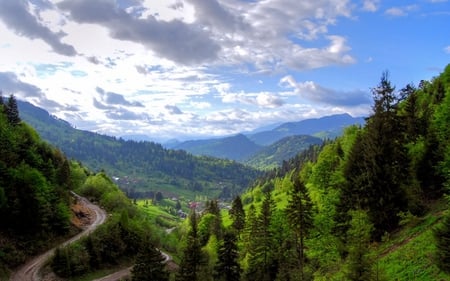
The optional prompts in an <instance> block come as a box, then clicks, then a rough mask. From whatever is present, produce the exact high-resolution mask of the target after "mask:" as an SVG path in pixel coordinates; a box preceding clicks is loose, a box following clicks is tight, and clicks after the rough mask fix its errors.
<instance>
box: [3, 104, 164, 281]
mask: <svg viewBox="0 0 450 281" xmlns="http://www.w3.org/2000/svg"><path fill="white" fill-rule="evenodd" d="M0 138H1V140H2V141H1V142H0V214H1V215H0V217H1V219H2V222H1V224H0V280H8V276H9V274H10V273H11V271H13V270H14V269H17V267H18V266H19V265H21V264H23V263H24V262H25V261H26V260H28V259H29V258H30V257H32V256H34V255H36V254H38V253H42V252H43V251H44V250H46V249H48V248H50V247H53V246H56V245H58V244H59V243H62V242H63V241H64V240H66V239H68V238H69V237H71V236H73V235H74V234H76V233H77V232H79V231H80V229H79V226H76V225H75V224H74V223H73V219H74V217H76V215H77V214H75V213H74V212H73V211H72V210H71V207H72V206H73V204H74V203H76V200H75V199H74V198H73V197H72V195H71V194H70V192H69V191H72V190H74V191H76V192H77V193H78V194H80V195H83V196H86V197H88V198H89V199H91V200H92V201H94V202H97V203H98V204H99V205H101V206H102V207H103V208H104V209H105V210H106V211H107V212H108V213H109V218H108V220H107V222H106V223H105V224H103V225H101V227H99V228H98V229H97V230H96V231H95V232H93V233H92V234H91V235H89V236H88V237H86V238H83V239H81V240H79V241H78V242H76V243H74V244H72V245H70V246H68V247H62V248H58V249H57V250H56V251H55V255H54V256H53V257H52V258H51V261H50V263H49V265H50V267H51V269H52V271H54V272H55V273H56V274H58V275H59V276H61V277H69V276H77V275H80V274H83V273H86V272H89V271H95V270H98V269H102V268H105V267H106V268H110V267H114V266H117V264H119V263H120V262H121V261H123V260H125V261H129V260H134V259H136V260H137V261H139V260H141V259H143V260H144V261H146V264H148V261H149V260H150V261H153V264H152V268H156V269H157V268H160V271H161V272H160V273H158V272H157V273H153V275H151V274H150V275H149V276H160V275H161V276H168V274H167V272H165V271H164V264H163V263H162V262H161V259H162V256H161V253H160V252H159V251H157V250H156V245H157V241H158V238H157V237H158V235H160V234H158V232H159V231H158V230H153V226H152V225H151V223H150V221H149V219H148V217H146V216H145V214H144V213H143V212H141V211H139V210H138V208H137V207H136V206H135V205H133V204H132V202H131V200H130V199H129V198H127V197H126V196H125V194H124V193H123V192H122V191H121V190H120V189H119V188H118V187H117V185H116V184H115V183H114V182H113V181H112V180H111V179H110V178H109V177H108V176H107V175H106V174H105V173H102V172H100V173H92V172H90V171H89V170H88V169H87V168H85V167H83V166H82V165H81V164H80V163H79V162H77V161H70V160H68V159H67V158H66V157H65V156H64V154H63V153H62V152H61V151H60V150H58V149H56V148H54V147H52V146H50V145H49V144H48V143H47V142H45V141H43V140H42V139H41V138H40V137H39V135H38V134H37V133H36V132H35V131H34V130H33V129H32V128H31V127H30V126H29V125H27V124H26V123H24V122H23V121H22V120H21V119H20V116H19V111H18V107H17V101H16V99H15V97H14V96H12V95H11V96H10V97H9V98H7V99H4V98H3V97H1V96H0ZM146 273H147V271H145V269H139V268H137V269H136V270H134V275H135V278H137V279H136V280H143V279H140V277H139V276H140V274H146ZM155 274H156V275H155ZM158 274H159V275H158Z"/></svg>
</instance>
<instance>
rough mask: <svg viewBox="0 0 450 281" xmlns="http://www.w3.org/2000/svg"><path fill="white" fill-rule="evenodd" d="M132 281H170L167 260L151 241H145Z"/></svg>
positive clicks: (132, 271) (135, 265)
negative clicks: (166, 266)
mask: <svg viewBox="0 0 450 281" xmlns="http://www.w3.org/2000/svg"><path fill="white" fill-rule="evenodd" d="M131 276H132V278H131V280H132V281H168V280H169V274H168V272H167V271H166V269H165V258H164V257H163V256H162V255H161V252H160V251H159V250H158V249H157V248H156V247H155V245H154V244H153V243H152V242H151V241H150V239H146V240H144V242H143V243H142V245H141V247H140V249H139V252H138V254H137V256H136V262H135V264H134V266H133V269H132V270H131Z"/></svg>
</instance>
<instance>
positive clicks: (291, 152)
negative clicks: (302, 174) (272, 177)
mask: <svg viewBox="0 0 450 281" xmlns="http://www.w3.org/2000/svg"><path fill="white" fill-rule="evenodd" d="M320 144H322V140H321V139H319V138H316V137H312V136H306V135H299V136H289V137H285V138H283V139H281V140H279V141H277V142H275V143H273V144H271V145H269V146H268V147H265V148H263V149H262V150H260V151H259V152H257V153H256V154H255V155H253V156H252V157H251V158H249V159H248V160H247V161H245V163H246V164H248V165H250V166H252V167H255V168H258V169H265V170H268V169H274V168H276V167H279V166H280V165H282V164H283V161H286V159H291V158H293V157H295V156H296V155H297V154H299V153H301V152H302V151H304V150H307V149H308V148H309V147H310V146H312V145H320Z"/></svg>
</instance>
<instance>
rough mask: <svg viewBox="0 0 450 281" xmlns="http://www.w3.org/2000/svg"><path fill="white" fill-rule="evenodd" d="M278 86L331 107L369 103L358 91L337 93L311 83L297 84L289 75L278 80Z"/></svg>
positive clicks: (365, 94) (368, 97) (365, 93)
mask: <svg viewBox="0 0 450 281" xmlns="http://www.w3.org/2000/svg"><path fill="white" fill-rule="evenodd" d="M280 86H282V87H285V88H287V89H292V90H293V91H294V93H295V94H297V95H299V96H301V97H303V98H305V99H307V100H310V101H313V102H316V103H321V104H327V105H331V106H357V105H365V104H370V102H371V100H370V95H369V94H368V93H367V92H364V91H360V90H356V91H345V92H339V91H336V90H333V89H329V88H325V87H322V86H321V85H319V84H317V83H315V82H313V81H306V82H301V83H299V82H297V81H295V79H294V78H293V77H292V76H290V75H288V76H285V77H283V78H282V79H281V80H280Z"/></svg>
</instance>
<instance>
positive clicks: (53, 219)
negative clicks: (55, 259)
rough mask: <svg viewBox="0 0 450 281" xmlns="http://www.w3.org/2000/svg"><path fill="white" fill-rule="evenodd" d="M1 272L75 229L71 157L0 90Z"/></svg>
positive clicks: (1, 273) (0, 273)
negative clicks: (35, 127)
mask: <svg viewBox="0 0 450 281" xmlns="http://www.w3.org/2000/svg"><path fill="white" fill-rule="evenodd" d="M0 139H1V142H0V214H1V215H0V217H1V220H2V221H1V223H0V276H1V275H4V273H5V270H6V268H10V267H14V266H17V265H19V264H21V263H23V262H24V260H25V259H26V257H27V256H28V255H31V254H35V253H37V252H39V251H42V250H43V249H44V248H46V247H47V245H48V244H49V243H50V241H51V240H52V239H54V238H55V237H59V236H61V235H66V234H68V233H69V232H70V220H69V219H70V209H69V203H70V196H69V193H68V191H69V189H71V188H72V187H73V182H72V180H71V176H70V163H69V161H68V160H67V158H66V157H65V156H64V155H63V154H62V153H61V152H60V151H59V150H58V149H55V148H53V147H51V146H50V145H48V144H47V143H45V142H43V141H42V140H41V139H40V138H39V136H38V135H37V133H36V132H35V131H34V130H33V129H32V128H31V127H30V126H28V125H27V124H25V123H23V122H22V121H21V119H20V117H19V112H18V108H17V101H16V99H15V98H14V96H10V97H9V98H8V99H4V98H3V97H1V95H0Z"/></svg>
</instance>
